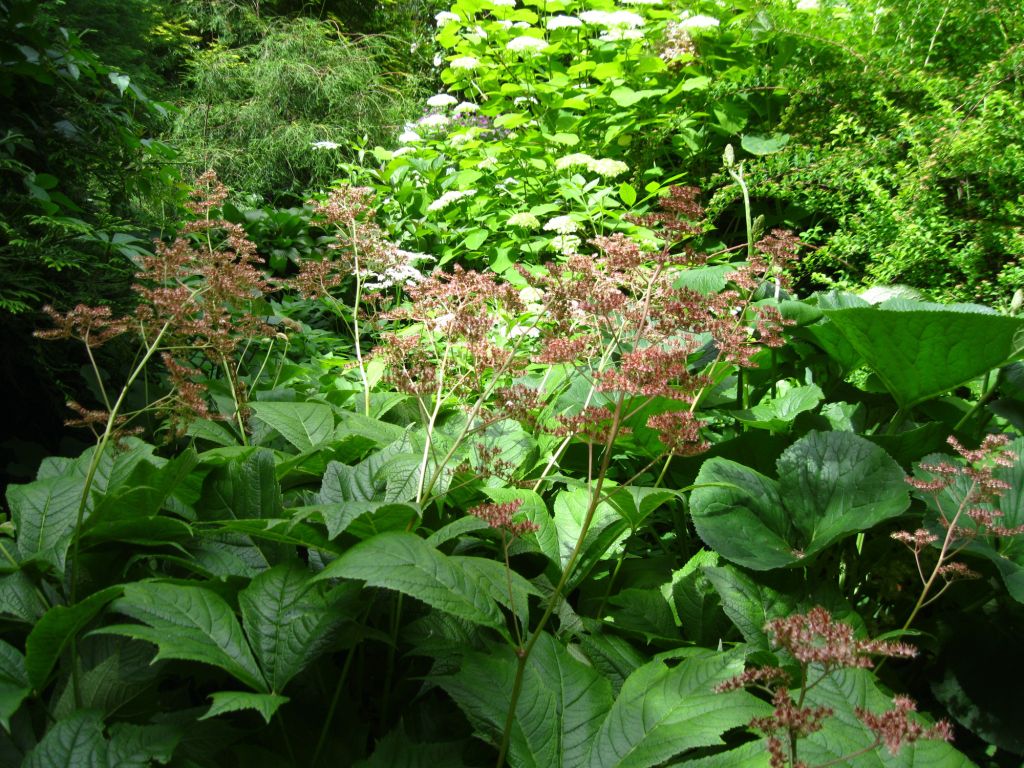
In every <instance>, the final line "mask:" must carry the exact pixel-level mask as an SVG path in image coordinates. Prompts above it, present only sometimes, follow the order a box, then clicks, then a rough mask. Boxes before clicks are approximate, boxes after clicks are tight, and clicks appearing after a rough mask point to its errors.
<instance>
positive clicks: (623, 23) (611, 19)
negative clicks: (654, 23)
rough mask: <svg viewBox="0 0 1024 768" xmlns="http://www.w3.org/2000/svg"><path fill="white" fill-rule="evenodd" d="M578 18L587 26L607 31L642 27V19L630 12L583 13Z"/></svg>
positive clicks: (637, 14)
mask: <svg viewBox="0 0 1024 768" xmlns="http://www.w3.org/2000/svg"><path fill="white" fill-rule="evenodd" d="M580 18H581V19H583V21H585V22H586V23H587V24H593V25H594V26H596V27H605V28H607V29H611V28H614V27H628V28H630V29H635V28H636V27H642V26H643V25H644V17H643V16H641V15H640V14H639V13H633V12H632V11H584V12H583V13H581V14H580Z"/></svg>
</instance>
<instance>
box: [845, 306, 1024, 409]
mask: <svg viewBox="0 0 1024 768" xmlns="http://www.w3.org/2000/svg"><path fill="white" fill-rule="evenodd" d="M825 314H826V315H827V316H828V318H829V319H830V320H831V321H832V322H833V323H834V324H835V325H836V327H837V328H838V329H839V330H840V331H841V332H842V334H843V335H844V336H845V337H846V338H847V340H848V341H849V343H850V345H851V346H852V347H853V348H854V349H856V350H857V352H858V353H860V354H861V355H862V356H863V358H864V361H865V362H866V363H867V365H868V366H869V367H870V368H871V369H872V370H873V371H874V372H875V373H876V374H877V375H878V377H879V378H880V379H881V380H882V382H883V383H884V384H885V386H886V388H887V389H888V390H889V392H890V393H891V394H892V396H893V397H894V398H895V399H896V402H897V403H899V405H900V407H902V408H909V407H911V406H913V405H916V404H917V403H920V402H923V401H925V400H928V399H930V398H933V397H936V396H937V395H940V394H942V393H943V392H947V391H949V390H950V389H953V388H955V387H957V386H959V385H961V384H964V383H966V382H968V381H970V380H972V379H974V378H977V377H978V376H981V375H982V374H984V373H986V372H988V371H990V370H992V369H993V368H997V367H999V366H1001V365H1003V364H1004V363H1007V362H1009V361H1010V360H1013V359H1014V358H1016V357H1018V356H1019V355H1020V354H1021V352H1022V351H1024V333H1022V329H1024V318H1015V317H1007V316H1004V315H998V314H988V313H987V311H986V312H982V311H978V309H977V308H974V307H971V306H964V305H960V306H956V307H946V306H943V305H941V304H926V303H918V302H909V301H903V300H895V301H889V302H886V303H884V304H880V305H878V306H873V307H852V308H848V309H832V310H827V311H826V312H825Z"/></svg>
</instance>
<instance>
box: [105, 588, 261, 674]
mask: <svg viewBox="0 0 1024 768" xmlns="http://www.w3.org/2000/svg"><path fill="white" fill-rule="evenodd" d="M112 608H113V609H114V610H115V611H118V612H119V613H123V614H125V615H127V616H131V617H132V618H133V619H137V620H138V621H141V622H143V624H119V625H115V626H110V627H103V628H102V629H99V630H97V632H98V633H101V634H117V635H123V636H125V637H131V638H134V639H137V640H145V641H146V642H149V643H153V644H154V645H156V646H157V654H156V657H155V658H156V659H184V660H186V661H198V662H201V663H203V664H211V665H213V666H215V667H219V668H220V669H223V670H224V671H225V672H227V673H228V674H230V675H233V676H234V677H235V678H236V679H238V680H240V681H241V682H243V683H245V684H246V685H248V686H249V687H250V688H253V689H255V690H257V691H260V692H266V691H267V685H266V682H265V681H264V679H263V676H262V675H261V674H260V670H259V667H258V666H257V664H256V660H255V659H254V658H253V656H252V651H250V650H249V646H248V644H247V643H246V642H245V636H244V635H243V634H242V628H241V626H240V625H239V624H238V619H237V618H235V614H234V613H233V612H232V610H231V607H230V606H229V605H228V604H227V603H226V602H225V601H224V598H222V597H221V596H220V595H218V594H217V593H216V592H213V591H211V590H209V589H205V588H203V587H192V586H184V585H180V584H160V583H157V582H136V583H134V584H127V585H125V587H124V597H122V598H120V599H119V600H117V601H116V602H115V603H114V605H113V606H112Z"/></svg>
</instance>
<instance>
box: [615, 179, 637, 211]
mask: <svg viewBox="0 0 1024 768" xmlns="http://www.w3.org/2000/svg"><path fill="white" fill-rule="evenodd" d="M619 199H620V200H621V201H622V202H624V203H625V204H626V205H633V203H635V202H636V187H634V186H633V185H632V184H627V183H626V182H622V183H621V184H619Z"/></svg>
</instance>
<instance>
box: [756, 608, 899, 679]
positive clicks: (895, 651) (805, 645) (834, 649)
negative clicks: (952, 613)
mask: <svg viewBox="0 0 1024 768" xmlns="http://www.w3.org/2000/svg"><path fill="white" fill-rule="evenodd" d="M765 631H766V632H767V633H768V634H769V635H770V636H771V637H772V640H773V641H774V643H775V645H776V646H778V647H780V648H784V649H785V650H787V651H789V652H790V653H791V654H792V655H793V657H794V658H795V659H796V660H797V661H798V662H800V663H801V664H818V665H821V666H822V667H824V668H825V669H826V670H827V669H835V668H839V667H863V668H870V667H872V666H873V665H874V662H873V661H872V657H873V656H889V657H895V658H904V659H908V658H913V657H914V656H916V655H917V650H916V649H915V648H913V647H912V646H909V645H907V644H905V643H892V642H887V641H882V640H857V639H856V638H854V636H853V627H851V626H850V625H849V624H846V623H844V622H840V621H835V620H834V619H833V618H832V616H831V614H829V612H828V611H827V610H825V609H824V608H822V607H821V606H815V607H814V608H812V609H811V610H810V611H808V612H807V613H806V614H795V615H793V616H788V617H786V618H781V619H772V620H771V621H769V622H768V623H767V624H766V625H765Z"/></svg>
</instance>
